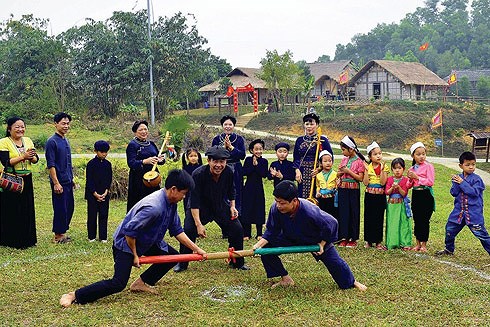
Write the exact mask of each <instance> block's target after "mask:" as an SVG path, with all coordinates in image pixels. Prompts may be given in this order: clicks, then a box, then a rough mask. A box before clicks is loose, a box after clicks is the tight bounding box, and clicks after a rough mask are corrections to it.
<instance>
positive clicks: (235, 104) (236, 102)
mask: <svg viewBox="0 0 490 327" xmlns="http://www.w3.org/2000/svg"><path fill="white" fill-rule="evenodd" d="M233 111H235V112H238V93H237V92H233Z"/></svg>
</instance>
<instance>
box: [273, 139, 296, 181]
mask: <svg viewBox="0 0 490 327" xmlns="http://www.w3.org/2000/svg"><path fill="white" fill-rule="evenodd" d="M274 150H276V156H277V161H274V162H272V163H271V165H270V168H269V173H268V174H267V178H268V179H270V180H273V181H274V187H276V185H277V184H279V183H280V182H281V181H283V180H288V181H293V182H294V179H295V177H296V171H295V169H294V167H293V162H292V161H289V160H288V154H289V144H287V143H285V142H279V143H277V144H276V146H275V147H274Z"/></svg>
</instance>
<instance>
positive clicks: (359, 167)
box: [337, 156, 364, 241]
mask: <svg viewBox="0 0 490 327" xmlns="http://www.w3.org/2000/svg"><path fill="white" fill-rule="evenodd" d="M340 166H346V167H347V168H350V170H352V171H353V172H354V173H356V174H359V173H362V172H364V163H363V162H362V160H361V159H360V158H359V157H358V156H354V157H352V158H349V157H343V158H342V161H341V162H340ZM337 176H338V177H339V178H340V185H339V187H338V189H337V190H338V194H339V219H338V220H339V240H342V239H346V240H353V241H357V240H358V239H359V224H360V221H361V191H360V189H359V184H360V183H359V182H358V181H356V180H355V179H353V178H352V177H351V176H350V175H349V174H338V175H337Z"/></svg>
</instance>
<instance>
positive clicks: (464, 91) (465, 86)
mask: <svg viewBox="0 0 490 327" xmlns="http://www.w3.org/2000/svg"><path fill="white" fill-rule="evenodd" d="M458 95H459V96H461V97H464V98H467V97H469V96H470V80H469V79H468V77H466V76H463V77H461V78H460V79H459V81H458Z"/></svg>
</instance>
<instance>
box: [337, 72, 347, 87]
mask: <svg viewBox="0 0 490 327" xmlns="http://www.w3.org/2000/svg"><path fill="white" fill-rule="evenodd" d="M348 81H349V72H348V71H345V72H342V74H340V75H339V84H340V85H342V84H347V82H348Z"/></svg>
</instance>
